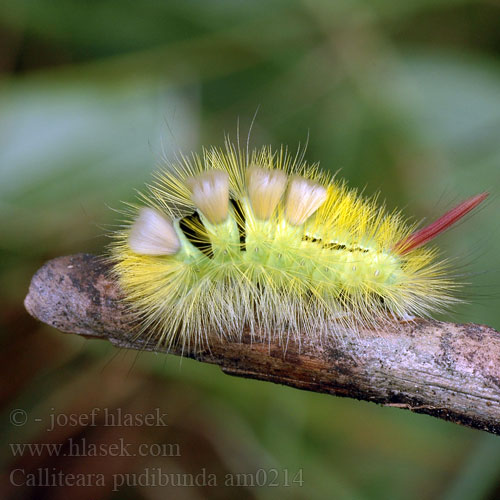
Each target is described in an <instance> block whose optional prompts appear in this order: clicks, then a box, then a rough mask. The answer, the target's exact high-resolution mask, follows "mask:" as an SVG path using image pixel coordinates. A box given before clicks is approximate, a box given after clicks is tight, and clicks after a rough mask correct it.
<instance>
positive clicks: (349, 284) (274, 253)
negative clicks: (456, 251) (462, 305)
mask: <svg viewBox="0 0 500 500" xmlns="http://www.w3.org/2000/svg"><path fill="white" fill-rule="evenodd" d="M487 195H488V194H487V193H482V194H479V195H477V196H474V197H471V198H469V199H468V200H466V201H464V202H462V203H461V204H460V205H458V206H457V207H455V208H454V209H453V210H451V211H449V212H448V213H446V214H445V215H444V216H442V217H441V218H440V219H438V220H437V221H435V222H434V223H432V224H430V225H429V226H427V227H425V228H423V229H420V230H417V227H416V225H415V224H409V223H407V222H406V221H405V220H404V218H403V217H402V215H401V213H400V212H397V211H394V212H388V211H387V210H386V209H385V208H384V207H383V206H378V204H377V198H376V197H372V198H364V197H362V196H360V195H359V194H358V193H357V191H356V190H355V189H350V188H348V186H347V185H346V183H345V182H343V181H339V180H336V179H335V176H332V175H329V174H327V173H325V172H322V171H321V170H320V169H319V167H318V166H317V165H312V166H309V165H308V164H307V163H306V162H305V161H304V160H303V155H301V154H297V155H291V154H289V153H288V150H287V149H286V148H284V147H282V148H281V149H279V150H277V151H273V150H272V149H271V148H270V147H263V148H261V149H259V150H254V151H253V152H248V149H247V150H246V151H243V150H242V149H240V148H239V146H236V145H234V144H232V143H231V142H229V141H226V145H225V148H223V149H217V148H212V149H207V150H204V151H203V154H202V155H201V156H198V155H192V156H191V157H184V156H181V157H180V158H179V159H178V161H177V162H176V163H175V164H170V165H169V166H168V168H167V169H164V170H162V171H160V172H159V173H158V174H156V177H155V181H154V183H153V184H152V185H151V186H149V189H148V192H147V193H146V194H141V195H140V198H141V200H142V202H143V203H144V204H145V206H143V207H139V206H136V205H131V206H130V207H131V212H132V217H131V218H130V220H129V221H128V222H127V223H126V224H125V226H124V227H123V228H122V229H121V230H120V231H118V232H117V233H116V234H115V240H114V242H113V244H112V257H111V258H112V261H113V263H114V274H115V276H116V278H117V279H118V281H119V284H120V286H121V288H122V289H123V291H124V294H125V300H126V301H127V303H128V305H129V307H130V309H131V311H133V313H134V314H135V315H137V318H138V320H139V323H140V325H141V327H140V332H142V333H143V334H145V335H149V336H152V337H153V338H154V339H155V340H156V342H157V343H158V345H159V346H163V347H167V348H169V347H172V346H174V345H175V346H181V347H182V348H183V349H188V350H190V349H196V348H198V347H201V346H203V345H206V344H207V343H208V344H209V343H210V336H211V335H216V336H218V337H219V338H222V339H237V338H238V337H239V336H240V335H241V334H242V332H244V331H249V332H250V334H251V335H253V336H255V337H258V338H259V339H268V340H271V339H276V340H278V341H285V342H286V340H287V339H288V338H298V339H300V338H302V337H303V336H306V337H310V338H313V339H315V340H318V341H321V340H322V339H324V338H325V337H328V336H330V335H334V336H337V337H340V338H346V336H347V337H348V336H349V335H352V334H355V332H356V331H357V330H358V329H359V328H360V327H367V328H380V327H383V326H384V325H385V324H387V322H393V321H395V320H397V319H398V318H407V317H409V316H423V317H428V316H432V315H433V314H435V313H436V312H441V311H443V310H446V309H447V308H448V307H449V306H450V305H452V304H454V303H456V302H458V301H459V299H458V298H457V296H456V291H457V289H458V288H459V287H460V286H461V285H460V283H458V282H456V281H454V280H453V279H452V277H451V274H450V265H449V262H448V261H447V260H446V259H444V260H443V259H440V258H439V252H438V251H437V250H436V249H435V248H433V247H429V246H428V245H426V243H428V242H429V241H430V240H431V239H432V238H434V237H435V236H436V235H437V234H439V233H440V232H442V231H443V230H445V229H446V228H448V227H449V226H450V225H452V224H453V223H454V222H456V221H457V220H459V219H460V218H462V217H463V216H464V215H465V214H466V213H468V212H469V211H470V210H472V209H473V208H475V207H476V206H477V205H478V204H479V203H481V202H482V201H483V200H484V199H485V198H486V197H487Z"/></svg>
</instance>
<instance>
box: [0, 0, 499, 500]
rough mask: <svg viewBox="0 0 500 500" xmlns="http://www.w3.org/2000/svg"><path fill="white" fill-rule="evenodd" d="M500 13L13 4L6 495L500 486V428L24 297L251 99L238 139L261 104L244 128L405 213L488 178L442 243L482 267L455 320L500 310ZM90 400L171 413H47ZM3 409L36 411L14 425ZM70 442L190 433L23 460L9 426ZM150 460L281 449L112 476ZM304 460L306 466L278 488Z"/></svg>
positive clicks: (0, 230)
mask: <svg viewBox="0 0 500 500" xmlns="http://www.w3.org/2000/svg"><path fill="white" fill-rule="evenodd" d="M499 26H500V3H499V2H498V1H496V0H490V1H488V0H485V1H482V2H475V1H465V0H433V1H429V0H407V1H405V2H400V1H397V0H358V1H356V0H341V1H335V2H332V1H326V0H324V1H322V0H314V1H313V0H302V1H290V0H287V1H285V0H267V1H266V0H253V1H242V0H232V1H231V0H224V1H221V0H219V1H210V2H209V1H205V2H203V1H189V0H188V1H184V2H168V1H161V0H142V1H132V0H94V1H85V2H84V1H76V0H52V1H49V0H45V1H42V0H39V1H28V0H16V1H6V0H2V1H0V72H1V75H0V78H1V80H0V174H1V177H0V208H1V213H2V217H1V218H0V273H1V274H0V279H1V289H0V294H1V296H0V301H1V304H2V307H1V322H2V330H3V331H2V337H1V340H0V342H1V346H2V349H1V351H0V370H1V372H2V384H1V389H2V390H1V396H2V413H1V414H0V418H1V432H2V467H3V469H4V470H5V471H7V472H6V473H5V474H4V476H3V479H4V480H5V483H4V488H5V490H4V493H3V497H2V498H44V499H45V498H47V499H48V498H50V499H53V498H61V499H66V498H72V499H73V500H76V499H79V498H82V499H87V498H117V499H157V498H169V497H172V498H181V499H183V498H185V499H198V498H235V497H236V496H237V497H241V498H256V499H269V498H294V499H324V498H335V499H344V498H345V499H351V498H353V499H365V498H367V499H372V498H373V499H400V498H401V499H403V498H404V499H421V498H442V499H462V498H463V499H480V498H481V499H483V498H484V499H489V498H491V499H493V498H500V480H499V478H500V439H499V438H496V437H494V436H490V435H488V434H486V433H483V432H480V431H474V430H470V429H466V428H461V427H458V426H455V425H453V424H450V423H445V422H442V421H439V420H436V419H433V418H431V417H428V416H423V415H414V414H411V413H409V412H407V411H401V410H398V409H391V408H382V407H378V406H375V405H373V404H368V403H364V402H357V401H351V400H344V399H340V398H334V397H329V396H326V395H319V394H310V393H307V392H301V391H298V390H293V389H290V388H285V387H280V386H275V385H272V384H268V383H263V382H257V381H251V380H244V379H233V378H231V377H228V376H226V375H223V374H222V373H221V372H220V371H219V370H218V369H217V368H215V367H212V366H205V365H201V364H199V363H196V362H194V361H190V360H183V361H182V362H180V360H179V358H175V357H169V356H162V355H153V354H139V355H137V354H136V353H131V352H123V351H117V350H115V349H113V348H112V347H110V346H108V345H106V344H105V343H104V342H101V341H86V340H84V339H82V338H79V337H77V336H71V335H64V334H61V333H59V332H57V331H56V330H54V329H51V328H49V327H47V326H44V325H41V324H39V323H37V322H36V321H34V320H33V319H31V318H30V317H29V316H28V315H27V313H26V312H25V311H24V308H23V305H22V301H23V298H24V296H25V294H26V291H27V288H28V285H29V281H30V278H31V276H32V274H33V273H34V272H35V271H36V269H37V268H38V267H39V266H40V265H42V264H43V262H44V261H46V260H47V259H50V258H52V257H56V256H59V255H63V254H68V253H76V252H80V251H86V252H94V253H103V252H104V249H105V245H106V243H107V239H106V236H105V233H106V227H108V225H111V224H113V223H115V222H116V220H117V214H116V213H115V212H114V211H113V210H112V208H119V207H120V204H121V202H122V201H125V200H133V199H134V196H135V192H134V190H135V189H136V188H141V187H142V186H143V184H144V182H147V181H148V180H149V179H150V175H151V172H152V171H153V170H154V168H155V166H156V165H158V163H159V162H160V159H161V157H162V155H166V156H168V157H171V156H172V154H173V153H175V152H176V151H179V150H181V151H185V152H189V151H191V150H195V151H199V150H200V148H201V146H202V145H212V144H214V145H221V144H222V142H223V135H224V133H225V132H228V133H230V134H231V135H232V136H233V137H235V134H236V124H237V120H238V119H239V121H240V127H241V130H242V135H243V136H246V133H247V131H248V127H249V124H250V122H251V119H252V116H253V115H254V113H255V111H256V110H257V108H259V111H258V115H257V119H256V122H255V125H254V127H253V132H252V144H253V145H255V146H259V145H261V144H268V143H270V144H273V145H274V146H278V145H279V144H281V143H286V144H288V145H290V147H292V148H294V147H296V145H297V144H298V142H299V141H300V142H301V143H304V142H305V141H306V140H307V138H308V136H309V146H308V150H307V155H306V156H307V159H308V160H310V161H311V162H315V161H320V162H321V165H322V166H323V168H326V169H331V170H338V169H342V170H341V175H342V176H344V177H345V178H347V179H348V181H349V183H350V185H351V186H357V187H359V188H365V192H367V193H373V192H376V191H378V190H380V191H381V192H382V195H383V197H384V198H385V199H386V200H387V204H388V206H389V207H391V208H393V207H396V206H401V207H403V209H404V212H405V213H406V214H407V215H408V216H415V217H417V218H419V219H420V218H424V217H432V216H436V215H438V214H440V213H442V212H443V211H444V210H445V209H447V208H449V207H450V206H451V205H452V204H453V202H456V201H457V200H459V199H460V198H463V197H466V196H468V195H471V194H475V193H477V192H480V191H483V190H490V191H491V192H492V193H493V196H492V200H491V201H490V202H489V203H488V204H487V205H486V207H485V208H484V209H482V210H480V211H479V212H478V213H477V214H476V215H475V216H474V217H473V219H472V220H468V221H467V222H465V223H463V224H461V225H460V227H458V228H456V229H454V230H452V231H450V232H448V233H446V234H445V235H443V237H441V238H440V241H439V244H440V246H441V247H442V248H443V250H444V252H446V254H448V255H451V256H454V257H457V258H459V259H460V262H462V263H465V268H466V271H465V272H467V273H469V277H468V281H470V282H471V286H470V287H469V289H468V290H467V294H468V296H469V297H470V304H468V305H466V306H461V307H459V308H458V310H457V311H456V313H455V314H453V315H450V316H448V319H451V320H454V321H462V322H465V321H474V322H481V323H487V324H489V325H491V326H493V327H496V328H497V329H500V309H499V308H498V297H499V287H498V285H497V282H498V276H499V270H500V257H499V252H498V248H499V245H500V228H499V225H498V217H497V213H498V210H499V202H498V192H499V188H500V140H499V139H500V137H499V131H500V58H499V55H500V30H499ZM96 407H98V408H101V409H103V408H107V409H109V410H110V411H112V410H116V409H122V411H123V412H130V413H134V414H135V413H147V412H150V411H153V410H154V409H155V408H161V410H162V412H166V413H167V414H168V419H167V420H168V424H169V425H168V427H166V428H163V427H155V428H147V427H144V426H141V427H122V428H119V429H118V430H117V429H116V428H110V427H104V426H102V425H98V426H85V425H67V426H62V427H59V428H58V429H57V431H53V432H48V431H46V430H45V429H46V426H47V425H48V421H49V419H50V415H51V414H53V413H62V414H65V415H69V414H75V415H82V414H83V415H85V414H88V413H89V412H90V411H91V410H92V408H96ZM13 408H21V409H24V410H25V411H26V412H27V415H28V423H27V424H26V425H24V426H13V425H12V424H11V423H10V422H9V414H10V411H11V410H12V409H13ZM36 419H38V420H39V421H37V420H36ZM69 438H72V439H73V440H75V441H76V440H80V441H81V440H82V439H86V441H87V442H88V443H89V442H93V443H108V444H109V443H113V442H116V441H117V440H118V439H120V438H121V439H123V440H124V441H125V442H130V443H142V442H148V443H165V444H178V446H179V449H180V456H175V457H154V456H146V457H134V458H130V457H125V458H124V457H118V458H109V457H102V456H100V457H89V456H85V457H83V456H80V457H61V456H59V457H55V456H50V454H48V453H42V454H41V456H38V457H37V456H32V455H33V454H30V453H24V454H22V456H17V457H15V456H13V452H12V448H10V447H9V446H8V445H9V443H62V444H63V445H64V443H67V440H68V439H69ZM155 467H156V468H161V469H162V470H163V471H165V472H169V473H181V474H197V473H199V472H200V471H202V469H203V468H205V469H206V471H207V473H208V472H214V473H216V474H217V477H218V478H221V477H224V474H236V473H252V474H255V472H256V471H258V470H264V471H270V470H272V469H276V470H277V471H278V472H279V477H278V480H277V482H278V484H280V486H279V487H272V486H268V487H257V486H255V487H251V486H249V487H240V488H224V487H222V486H219V487H205V488H203V487H201V488H199V487H165V488H158V487H156V488H155V487H147V486H141V485H136V486H134V485H129V486H123V487H122V488H120V489H119V490H118V491H112V490H113V488H112V486H113V484H112V481H111V478H112V477H113V474H117V473H125V472H127V473H130V474H139V473H141V472H143V471H144V470H145V469H147V468H149V469H152V468H155ZM13 468H22V469H25V470H26V472H30V471H35V470H36V469H37V468H49V469H50V470H62V471H64V472H65V473H71V472H72V473H91V472H99V473H103V474H104V475H105V477H106V481H107V486H106V487H101V488H99V487H96V488H94V487H92V486H86V487H80V488H76V487H74V488H68V487H54V488H40V487H39V488H36V487H28V486H23V487H15V486H12V484H11V485H10V486H9V484H8V483H9V476H8V472H9V471H11V470H12V469H13ZM300 471H302V474H303V476H302V478H303V484H302V486H301V485H300V484H298V483H297V482H296V483H293V484H292V485H291V486H289V487H287V486H285V485H284V482H285V481H284V475H285V474H286V473H288V475H289V482H291V480H292V479H293V478H294V477H295V475H296V473H297V472H300ZM131 481H132V480H130V482H131ZM221 482H222V481H218V483H219V484H220V483H221ZM115 489H116V488H115Z"/></svg>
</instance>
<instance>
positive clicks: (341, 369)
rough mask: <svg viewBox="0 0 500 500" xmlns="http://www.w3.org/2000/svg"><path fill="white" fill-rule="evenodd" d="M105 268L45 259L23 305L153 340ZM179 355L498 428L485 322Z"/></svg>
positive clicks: (112, 336) (494, 346)
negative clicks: (139, 328) (143, 333)
mask: <svg viewBox="0 0 500 500" xmlns="http://www.w3.org/2000/svg"><path fill="white" fill-rule="evenodd" d="M108 271H109V268H108V266H107V265H106V264H104V263H103V262H102V259H99V258H98V257H95V256H92V255H88V254H78V255H72V256H67V257H59V258H57V259H54V260H51V261H49V262H47V263H46V264H45V265H44V266H43V267H42V268H41V269H39V271H38V272H37V273H36V274H35V276H34V277H33V279H32V282H31V285H30V289H29V293H28V296H27V297H26V300H25V306H26V309H27V310H28V312H29V313H30V314H31V315H32V316H34V317H35V318H38V319H39V320H41V321H43V322H45V323H47V324H49V325H52V326H54V327H55V328H58V329H59V330H62V331H63V332H71V333H77V334H80V335H84V336H88V337H92V338H101V339H106V340H109V341H110V342H112V343H113V344H114V345H116V346H118V347H124V348H127V349H142V350H156V347H155V344H154V342H150V343H148V342H147V341H145V340H144V339H143V340H140V339H139V340H135V341H133V340H132V339H131V335H130V331H131V330H132V328H131V326H132V323H131V322H132V318H131V317H130V315H129V314H128V313H127V312H126V309H125V306H124V305H123V302H122V301H121V292H120V290H119V288H118V287H117V286H116V285H115V283H114V282H113V281H112V280H111V279H110V278H109V273H108ZM171 352H172V351H171ZM172 353H173V354H180V353H179V352H175V351H173V352H172ZM184 355H186V356H188V357H191V358H194V359H197V360H198V361H203V362H207V363H214V364H217V365H219V366H220V367H221V369H222V370H223V371H224V372H225V373H228V374H230V375H236V376H240V377H246V378H255V379H260V380H266V381H269V382H275V383H280V384H285V385H289V386H292V387H297V388H299V389H307V390H310V391H315V392H323V393H328V394H334V395H337V396H347V397H351V398H356V399H361V400H366V401H373V402H375V403H380V404H383V405H387V406H394V407H398V408H405V409H408V410H411V411H414V412H417V413H426V414H428V415H433V416H435V417H438V418H441V419H444V420H449V421H452V422H455V423H458V424H462V425H466V426H469V427H473V428H476V429H482V430H486V431H488V432H492V433H494V434H499V435H500V333H499V332H497V331H495V330H493V329H492V328H489V327H487V326H483V325H475V324H467V325H457V324H453V323H442V322H438V321H424V320H416V321H414V322H400V323H396V324H394V326H393V327H391V328H390V329H387V330H385V331H377V332H375V331H368V330H364V331H360V332H359V334H358V335H357V336H355V337H353V338H352V339H351V340H349V341H342V342H339V341H336V340H334V339H331V340H329V341H328V342H325V343H323V344H322V345H318V344H317V343H312V342H311V341H309V340H307V339H306V338H303V339H302V342H300V345H299V344H298V343H296V342H293V341H290V342H289V343H288V345H287V347H286V352H285V350H284V348H283V346H281V345H278V344H275V343H268V342H265V343H261V342H259V341H256V340H255V338H254V339H251V338H250V335H249V334H248V333H247V332H243V334H242V338H241V341H238V342H234V341H232V342H227V341H226V342H221V341H218V340H216V339H215V338H214V340H213V341H212V343H211V345H210V349H202V350H199V351H197V352H190V353H184Z"/></svg>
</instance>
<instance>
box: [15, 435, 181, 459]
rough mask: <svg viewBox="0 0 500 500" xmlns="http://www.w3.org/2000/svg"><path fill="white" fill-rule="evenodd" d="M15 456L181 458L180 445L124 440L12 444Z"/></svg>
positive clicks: (80, 440)
mask: <svg viewBox="0 0 500 500" xmlns="http://www.w3.org/2000/svg"><path fill="white" fill-rule="evenodd" d="M9 446H10V450H11V453H12V455H13V456H15V457H19V456H23V455H30V456H38V457H39V456H45V455H48V456H51V457H52V456H54V457H55V456H57V457H148V456H149V457H180V456H181V450H180V445H179V444H178V443H139V444H135V443H127V442H125V440H124V439H123V438H120V439H118V440H117V441H116V442H114V443H92V442H88V441H87V440H86V439H85V438H81V439H78V440H73V438H69V439H68V440H67V441H66V442H65V443H10V444H9Z"/></svg>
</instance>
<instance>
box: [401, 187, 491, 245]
mask: <svg viewBox="0 0 500 500" xmlns="http://www.w3.org/2000/svg"><path fill="white" fill-rule="evenodd" d="M488 194H489V193H481V194H478V195H476V196H471V197H470V198H467V199H466V200H465V201H462V203H460V204H459V205H457V206H456V207H455V208H452V209H451V210H450V211H449V212H446V213H445V214H444V215H443V216H441V217H440V218H439V219H438V220H436V221H434V222H432V223H431V224H429V225H428V226H426V227H424V228H422V229H419V230H418V231H417V232H415V233H413V234H410V236H408V237H407V238H405V239H404V240H401V241H400V242H399V243H397V244H396V245H395V246H394V251H395V252H397V253H399V254H400V255H405V254H407V253H409V252H411V251H412V250H415V249H417V248H419V247H421V246H422V245H425V244H426V243H427V242H428V241H430V240H432V239H433V238H435V237H436V236H437V235H438V234H440V233H442V232H443V231H445V230H446V229H448V228H449V227H450V226H452V225H453V224H455V222H457V221H459V220H460V219H461V218H462V217H463V216H464V215H466V214H468V213H469V212H470V211H471V210H473V209H474V208H476V207H477V206H478V205H479V204H480V203H482V202H483V201H484V200H485V199H486V198H487V197H488Z"/></svg>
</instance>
